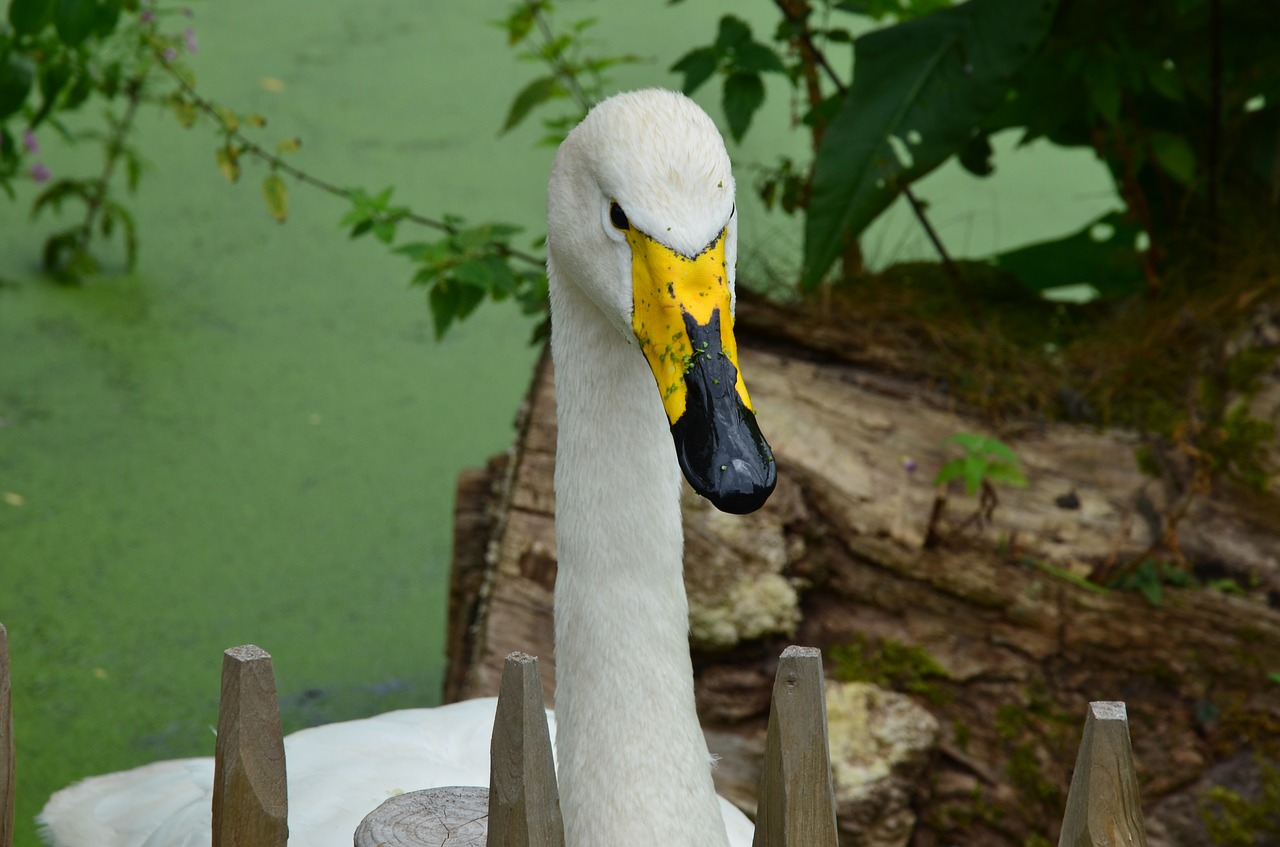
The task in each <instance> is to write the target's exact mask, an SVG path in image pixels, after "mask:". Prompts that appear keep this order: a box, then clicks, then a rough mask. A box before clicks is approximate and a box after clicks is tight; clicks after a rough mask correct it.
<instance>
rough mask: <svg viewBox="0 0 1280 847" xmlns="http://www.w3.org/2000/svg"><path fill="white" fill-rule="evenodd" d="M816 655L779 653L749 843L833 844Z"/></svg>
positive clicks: (775, 846)
mask: <svg viewBox="0 0 1280 847" xmlns="http://www.w3.org/2000/svg"><path fill="white" fill-rule="evenodd" d="M825 688H826V686H825V683H824V682H823V677H822V653H821V652H820V651H819V650H817V649H815V648H813V647H794V646H793V647H788V648H787V649H786V650H783V651H782V661H781V662H780V663H779V664H778V675H777V677H776V678H775V679H774V682H773V704H772V706H771V707H770V709H769V730H768V734H767V735H766V736H765V742H764V769H763V773H762V774H761V777H760V803H759V805H758V806H757V810H756V835H755V840H754V841H753V842H752V844H753V847H835V845H836V800H835V791H834V790H833V789H832V787H831V759H830V753H829V747H828V745H827V701H826V694H825Z"/></svg>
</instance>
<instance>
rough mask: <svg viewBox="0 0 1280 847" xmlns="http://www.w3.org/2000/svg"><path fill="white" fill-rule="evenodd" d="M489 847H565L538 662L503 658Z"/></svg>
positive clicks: (491, 777)
mask: <svg viewBox="0 0 1280 847" xmlns="http://www.w3.org/2000/svg"><path fill="white" fill-rule="evenodd" d="M488 847H564V822H563V821H562V820H561V818H560V792H559V790H558V789H557V787H556V769H555V763H554V762H553V761H552V758H551V733H550V732H549V731H548V729H547V710H546V708H545V707H544V706H543V703H542V674H541V672H540V671H539V670H538V660H537V658H536V657H534V656H530V655H528V654H526V653H512V654H511V655H509V656H507V661H506V665H505V666H504V667H503V670H502V687H501V689H500V691H499V692H498V710H497V714H496V715H495V716H494V720H493V742H492V744H491V745H490V747H489V840H488Z"/></svg>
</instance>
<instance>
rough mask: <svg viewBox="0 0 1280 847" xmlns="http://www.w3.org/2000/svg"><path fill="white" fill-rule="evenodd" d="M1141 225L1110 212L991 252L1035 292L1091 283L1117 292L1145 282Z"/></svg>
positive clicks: (1106, 292) (1104, 293)
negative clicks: (1061, 232)
mask: <svg viewBox="0 0 1280 847" xmlns="http://www.w3.org/2000/svg"><path fill="white" fill-rule="evenodd" d="M1141 234H1142V229H1141V228H1140V227H1138V226H1137V225H1136V224H1133V223H1131V222H1129V221H1127V220H1125V218H1124V216H1123V214H1122V213H1121V212H1108V213H1107V214H1105V215H1103V216H1102V217H1100V218H1098V219H1097V220H1095V221H1093V222H1092V223H1089V224H1087V225H1085V226H1084V227H1083V228H1082V229H1079V230H1077V231H1076V232H1073V233H1071V234H1070V235H1066V236H1063V237H1062V238H1058V239H1055V240H1053V241H1041V242H1038V243H1036V244H1029V245H1027V246H1026V247H1019V248H1018V249H1016V250H1010V251H1008V252H1007V253H1000V254H998V255H996V256H994V257H992V261H993V262H994V263H995V264H996V265H998V266H1000V267H1002V268H1005V269H1007V270H1009V271H1012V272H1013V274H1014V275H1015V276H1017V277H1018V279H1019V280H1020V281H1021V282H1022V284H1023V285H1025V286H1027V287H1028V288H1030V289H1031V290H1033V291H1046V290H1048V289H1051V288H1064V287H1066V286H1071V285H1080V284H1085V283H1087V284H1089V285H1092V286H1093V287H1094V288H1095V289H1097V291H1098V294H1099V295H1100V296H1102V297H1121V296H1125V295H1129V294H1133V293H1136V292H1138V291H1141V290H1142V289H1143V288H1144V287H1145V286H1146V279H1145V277H1144V276H1143V274H1142V261H1141V256H1140V255H1139V253H1138V250H1137V247H1136V245H1137V243H1138V240H1139V237H1140V236H1141Z"/></svg>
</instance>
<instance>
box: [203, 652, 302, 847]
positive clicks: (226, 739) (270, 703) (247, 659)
mask: <svg viewBox="0 0 1280 847" xmlns="http://www.w3.org/2000/svg"><path fill="white" fill-rule="evenodd" d="M285 779H286V777H285V761H284V735H283V732H282V730H281V727H280V706H279V703H278V701H277V699H276V680H275V675H274V674H273V673H272V670H271V656H270V655H269V654H268V653H267V651H265V650H263V649H262V648H260V647H255V646H253V645H252V644H249V645H245V646H243V647H232V648H231V649H230V650H227V651H226V652H225V653H223V657H222V702H221V703H220V705H219V707H218V741H217V744H216V746H215V753H214V764H213V847H285V844H286V842H288V840H289V820H288V818H289V797H288V792H287V784H286V782H285Z"/></svg>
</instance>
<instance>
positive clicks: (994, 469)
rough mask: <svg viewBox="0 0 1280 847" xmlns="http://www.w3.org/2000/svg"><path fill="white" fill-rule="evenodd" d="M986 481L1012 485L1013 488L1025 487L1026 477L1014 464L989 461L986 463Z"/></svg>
mask: <svg viewBox="0 0 1280 847" xmlns="http://www.w3.org/2000/svg"><path fill="white" fill-rule="evenodd" d="M987 481H988V482H991V483H996V484H999V485H1012V486H1013V487H1014V488H1026V487H1027V477H1026V476H1025V475H1024V474H1023V473H1022V471H1020V470H1018V468H1017V467H1016V466H1015V465H1010V464H1007V463H1005V462H991V463H989V464H988V465H987Z"/></svg>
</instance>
